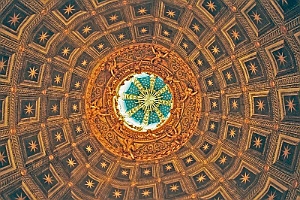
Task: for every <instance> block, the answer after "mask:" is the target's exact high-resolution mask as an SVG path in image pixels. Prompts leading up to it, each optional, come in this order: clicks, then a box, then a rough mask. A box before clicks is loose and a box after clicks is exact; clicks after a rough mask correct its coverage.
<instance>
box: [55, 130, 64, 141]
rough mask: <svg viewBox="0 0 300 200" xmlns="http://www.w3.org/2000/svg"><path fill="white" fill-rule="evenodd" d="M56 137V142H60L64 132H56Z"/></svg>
mask: <svg viewBox="0 0 300 200" xmlns="http://www.w3.org/2000/svg"><path fill="white" fill-rule="evenodd" d="M54 137H55V139H56V142H60V141H61V139H62V134H61V132H57V133H55V135H54Z"/></svg>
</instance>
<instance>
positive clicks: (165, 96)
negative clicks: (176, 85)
mask: <svg viewBox="0 0 300 200" xmlns="http://www.w3.org/2000/svg"><path fill="white" fill-rule="evenodd" d="M161 97H162V100H171V99H172V94H171V93H170V92H169V91H165V92H164V93H162V94H161Z"/></svg>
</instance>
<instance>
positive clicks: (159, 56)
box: [151, 47, 169, 64]
mask: <svg viewBox="0 0 300 200" xmlns="http://www.w3.org/2000/svg"><path fill="white" fill-rule="evenodd" d="M152 52H153V53H154V54H155V57H154V58H152V59H151V63H152V64H153V63H154V61H158V62H161V60H162V58H165V57H167V55H168V54H169V53H165V54H163V53H162V52H161V51H159V50H155V49H154V47H152Z"/></svg>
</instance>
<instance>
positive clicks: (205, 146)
mask: <svg viewBox="0 0 300 200" xmlns="http://www.w3.org/2000/svg"><path fill="white" fill-rule="evenodd" d="M202 149H203V150H204V151H206V150H208V149H209V144H208V143H205V144H204V145H203V146H202Z"/></svg>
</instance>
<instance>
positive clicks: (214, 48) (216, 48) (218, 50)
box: [211, 45, 220, 54]
mask: <svg viewBox="0 0 300 200" xmlns="http://www.w3.org/2000/svg"><path fill="white" fill-rule="evenodd" d="M211 51H212V52H213V54H218V53H220V49H219V48H218V46H217V45H216V46H213V48H212V49H211Z"/></svg>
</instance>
